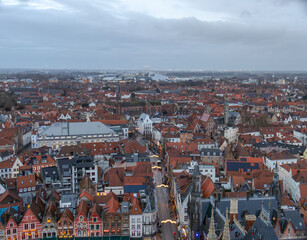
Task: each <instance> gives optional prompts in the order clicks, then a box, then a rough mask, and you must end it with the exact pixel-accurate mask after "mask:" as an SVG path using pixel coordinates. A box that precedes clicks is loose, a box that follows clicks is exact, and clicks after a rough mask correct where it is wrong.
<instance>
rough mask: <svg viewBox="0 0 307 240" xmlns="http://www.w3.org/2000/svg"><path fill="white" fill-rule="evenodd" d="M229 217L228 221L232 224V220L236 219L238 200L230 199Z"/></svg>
mask: <svg viewBox="0 0 307 240" xmlns="http://www.w3.org/2000/svg"><path fill="white" fill-rule="evenodd" d="M229 213H230V217H229V220H230V222H231V223H232V222H233V219H234V218H236V219H238V199H237V198H232V199H230V212H229Z"/></svg>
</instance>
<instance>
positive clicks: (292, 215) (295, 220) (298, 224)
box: [284, 210, 306, 231]
mask: <svg viewBox="0 0 307 240" xmlns="http://www.w3.org/2000/svg"><path fill="white" fill-rule="evenodd" d="M284 215H285V218H286V219H287V220H288V221H289V220H291V222H292V225H293V227H294V229H295V231H297V230H305V229H306V226H305V223H304V219H303V218H302V217H301V215H300V214H299V212H298V211H297V210H288V211H284Z"/></svg>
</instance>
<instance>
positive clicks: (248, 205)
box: [217, 197, 278, 223]
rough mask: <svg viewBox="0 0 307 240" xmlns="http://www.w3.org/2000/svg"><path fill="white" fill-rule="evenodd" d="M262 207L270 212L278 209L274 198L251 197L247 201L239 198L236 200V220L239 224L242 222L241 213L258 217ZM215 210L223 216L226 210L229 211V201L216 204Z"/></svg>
mask: <svg viewBox="0 0 307 240" xmlns="http://www.w3.org/2000/svg"><path fill="white" fill-rule="evenodd" d="M262 205H263V206H264V207H265V208H266V209H270V212H272V211H273V209H274V208H275V209H278V205H277V201H276V199H275V197H263V198H256V197H252V198H249V199H248V200H247V199H246V198H239V199H238V220H239V222H241V223H242V222H243V219H242V213H243V212H244V211H247V212H248V214H254V215H256V216H258V215H259V213H260V210H261V208H262ZM217 208H218V209H219V210H220V211H221V213H222V214H223V216H225V214H226V208H228V210H229V209H230V199H221V201H220V202H218V203H217Z"/></svg>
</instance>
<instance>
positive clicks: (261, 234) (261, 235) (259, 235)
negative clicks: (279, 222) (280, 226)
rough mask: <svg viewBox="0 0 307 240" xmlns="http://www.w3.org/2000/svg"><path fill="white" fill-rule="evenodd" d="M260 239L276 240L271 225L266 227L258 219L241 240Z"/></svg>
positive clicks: (259, 218) (260, 219)
mask: <svg viewBox="0 0 307 240" xmlns="http://www.w3.org/2000/svg"><path fill="white" fill-rule="evenodd" d="M250 239H261V240H278V238H277V236H276V233H275V230H274V228H273V226H272V225H271V224H269V225H267V224H266V223H265V222H264V221H262V218H261V217H258V218H257V220H256V222H255V223H254V225H253V226H252V227H251V228H250V229H249V231H248V232H247V233H246V235H245V236H244V238H243V240H250Z"/></svg>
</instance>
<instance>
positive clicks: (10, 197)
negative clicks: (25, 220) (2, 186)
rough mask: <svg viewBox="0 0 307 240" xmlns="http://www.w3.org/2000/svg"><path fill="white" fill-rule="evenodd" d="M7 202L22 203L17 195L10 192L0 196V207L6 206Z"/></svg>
mask: <svg viewBox="0 0 307 240" xmlns="http://www.w3.org/2000/svg"><path fill="white" fill-rule="evenodd" d="M7 200H8V201H9V202H13V201H14V202H16V201H17V202H23V200H22V198H21V197H19V195H18V194H16V193H15V192H13V191H11V190H6V191H5V192H4V193H3V194H1V195H0V205H1V204H7Z"/></svg>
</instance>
